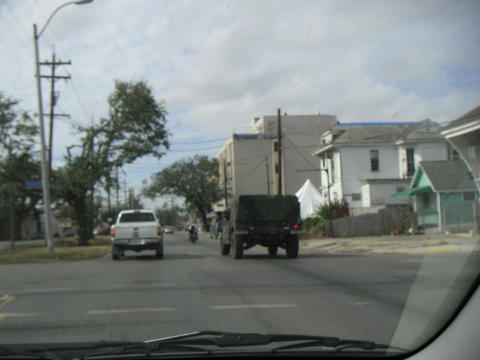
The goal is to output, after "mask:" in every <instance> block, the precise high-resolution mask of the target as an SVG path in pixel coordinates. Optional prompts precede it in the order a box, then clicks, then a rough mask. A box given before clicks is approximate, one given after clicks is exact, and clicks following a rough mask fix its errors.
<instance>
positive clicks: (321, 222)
mask: <svg viewBox="0 0 480 360" xmlns="http://www.w3.org/2000/svg"><path fill="white" fill-rule="evenodd" d="M349 215H350V209H349V207H348V203H347V202H346V201H335V202H332V203H331V204H330V205H328V204H327V205H323V206H321V207H320V208H319V209H318V210H317V213H316V214H315V215H314V216H311V217H308V218H306V219H304V220H303V230H304V235H305V236H306V237H312V236H325V235H326V228H325V224H326V223H327V221H328V220H330V219H338V218H342V217H346V216H349Z"/></svg>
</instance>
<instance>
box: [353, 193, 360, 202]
mask: <svg viewBox="0 0 480 360" xmlns="http://www.w3.org/2000/svg"><path fill="white" fill-rule="evenodd" d="M352 200H353V201H361V200H362V194H360V193H354V194H352Z"/></svg>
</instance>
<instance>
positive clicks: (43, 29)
mask: <svg viewBox="0 0 480 360" xmlns="http://www.w3.org/2000/svg"><path fill="white" fill-rule="evenodd" d="M75 3H76V1H69V2H67V3H65V4H62V5H60V6H59V7H58V8H56V9H55V11H54V12H53V13H52V15H50V17H49V18H48V20H47V22H46V23H45V25H43V27H42V29H41V30H40V32H39V33H38V35H37V39H39V38H40V36H42V34H43V32H44V31H45V29H46V28H47V26H48V24H50V21H52V19H53V17H54V16H55V14H56V13H57V12H58V11H59V10H60V9H61V8H64V7H65V6H68V5H71V4H75Z"/></svg>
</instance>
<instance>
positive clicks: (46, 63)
mask: <svg viewBox="0 0 480 360" xmlns="http://www.w3.org/2000/svg"><path fill="white" fill-rule="evenodd" d="M71 64H72V63H71V61H61V60H58V61H56V58H55V53H53V55H52V61H44V62H41V63H40V65H44V66H50V67H51V75H41V76H40V77H41V78H46V79H50V86H51V87H50V113H49V114H44V116H48V117H49V118H50V124H49V135H48V174H49V176H51V175H50V174H51V173H52V149H53V121H54V119H55V117H60V116H62V117H70V115H68V114H55V105H56V104H57V94H56V93H55V81H56V80H58V79H64V80H68V79H70V75H56V74H55V68H56V67H57V66H60V65H71Z"/></svg>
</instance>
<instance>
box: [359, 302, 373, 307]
mask: <svg viewBox="0 0 480 360" xmlns="http://www.w3.org/2000/svg"><path fill="white" fill-rule="evenodd" d="M372 304H373V303H372V302H370V301H357V302H356V303H355V305H356V306H365V305H372Z"/></svg>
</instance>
